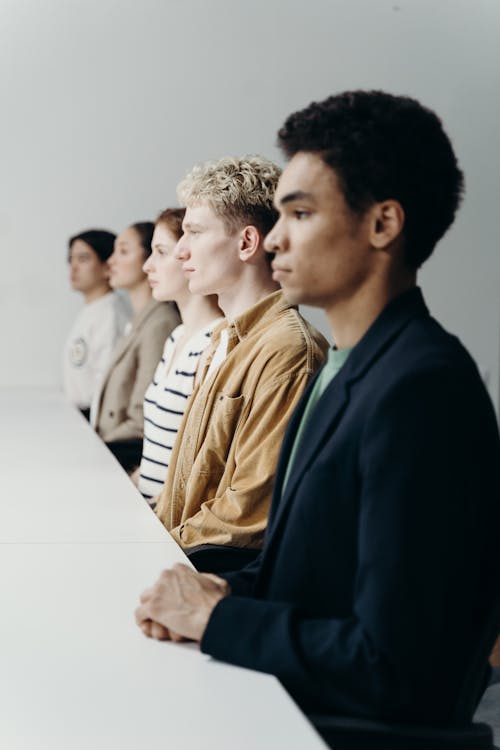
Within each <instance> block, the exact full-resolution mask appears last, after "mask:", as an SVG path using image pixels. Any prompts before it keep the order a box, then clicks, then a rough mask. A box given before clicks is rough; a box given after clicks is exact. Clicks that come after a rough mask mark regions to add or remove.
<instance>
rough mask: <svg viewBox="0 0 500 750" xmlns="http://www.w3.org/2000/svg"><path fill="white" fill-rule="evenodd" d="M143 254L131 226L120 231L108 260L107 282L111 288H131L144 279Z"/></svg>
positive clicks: (136, 234)
mask: <svg viewBox="0 0 500 750" xmlns="http://www.w3.org/2000/svg"><path fill="white" fill-rule="evenodd" d="M144 255H145V254H144V248H143V246H142V244H141V241H140V237H139V235H138V233H137V232H136V230H135V229H134V228H133V227H129V228H128V229H125V230H124V231H123V232H120V234H119V235H118V236H117V238H116V239H115V245H114V250H113V253H112V255H111V256H110V258H109V260H108V267H109V283H110V284H111V286H112V287H113V289H128V290H131V289H133V288H134V287H136V286H137V285H138V284H140V283H141V282H142V281H144V271H143V270H142V267H143V265H144V261H145V257H144Z"/></svg>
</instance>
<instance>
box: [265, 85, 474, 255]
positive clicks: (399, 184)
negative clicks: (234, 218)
mask: <svg viewBox="0 0 500 750" xmlns="http://www.w3.org/2000/svg"><path fill="white" fill-rule="evenodd" d="M278 145H279V146H280V148H281V149H282V151H283V152H284V154H285V155H286V156H287V157H288V158H291V157H292V156H293V155H294V154H296V153H298V152H299V151H304V152H311V153H316V154H318V155H319V156H321V158H322V159H323V161H324V162H325V163H326V164H327V165H328V166H330V167H331V168H332V169H333V170H334V171H335V174H336V176H337V178H338V179H339V181H340V184H341V187H342V190H343V193H344V197H345V200H346V203H347V205H348V206H349V207H350V208H351V210H352V211H353V212H355V213H356V214H358V215H362V214H363V213H364V212H365V211H366V209H367V208H368V207H369V206H370V205H372V204H373V203H374V202H378V201H383V200H388V199H392V200H397V201H398V202H399V203H400V204H401V206H402V207H403V210H404V212H405V224H404V229H403V236H404V239H405V247H404V252H405V260H406V264H407V265H408V266H410V267H411V268H418V267H419V266H420V265H421V264H422V263H423V262H424V261H425V260H426V259H427V258H428V257H429V256H430V254H431V253H432V251H433V249H434V246H435V245H436V243H437V242H438V240H440V239H441V237H442V236H443V235H444V233H445V232H446V230H447V229H448V228H449V227H450V226H451V224H452V223H453V220H454V218H455V213H456V211H457V208H458V206H459V204H460V200H461V197H462V194H463V191H464V176H463V173H462V171H461V170H460V168H459V166H458V162H457V159H456V156H455V154H454V152H453V148H452V145H451V142H450V140H449V138H448V136H447V135H446V133H445V132H444V130H443V127H442V124H441V121H440V119H439V118H438V117H437V115H436V114H435V113H434V112H432V111H431V110H429V109H427V108H425V107H423V106H422V105H421V104H420V103H419V102H417V101H416V100H415V99H411V98H409V97H406V96H394V95H392V94H388V93H386V92H384V91H346V92H344V93H342V94H338V95H336V96H331V97H329V98H328V99H325V100H324V101H322V102H313V103H312V104H310V105H309V106H308V107H306V108H305V109H303V110H301V111H300V112H295V113H294V114H292V115H290V116H289V117H288V118H287V120H286V122H285V124H284V125H283V127H282V128H281V129H280V131H279V133H278Z"/></svg>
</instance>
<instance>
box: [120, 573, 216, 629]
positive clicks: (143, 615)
mask: <svg viewBox="0 0 500 750" xmlns="http://www.w3.org/2000/svg"><path fill="white" fill-rule="evenodd" d="M229 593H230V589H229V585H228V584H227V583H226V581H224V580H223V579H222V578H219V577H218V576H215V575H211V574H210V573H197V572H196V571H194V570H192V569H191V568H189V567H188V566H187V565H181V564H177V565H174V567H173V568H171V569H170V570H164V571H163V572H162V573H161V574H160V577H159V578H158V580H157V582H156V583H155V584H154V586H152V587H151V588H149V589H147V590H146V591H145V592H144V593H143V594H142V596H141V604H140V605H139V607H137V609H136V611H135V619H136V622H137V624H138V626H139V627H140V628H141V630H142V631H143V633H144V634H145V635H147V636H148V637H150V638H156V639H158V640H172V641H183V640H192V641H201V638H202V636H203V633H204V632H205V628H206V627H207V623H208V620H209V619H210V615H211V614H212V611H213V609H214V607H215V606H216V604H218V602H219V601H220V600H221V599H223V598H224V597H225V596H228V595H229Z"/></svg>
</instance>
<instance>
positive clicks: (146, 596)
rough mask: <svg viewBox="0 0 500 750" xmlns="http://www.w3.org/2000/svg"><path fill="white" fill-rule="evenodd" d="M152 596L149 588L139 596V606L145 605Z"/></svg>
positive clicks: (151, 590)
mask: <svg viewBox="0 0 500 750" xmlns="http://www.w3.org/2000/svg"><path fill="white" fill-rule="evenodd" d="M152 595H153V587H152V586H150V587H149V588H148V589H146V590H145V591H143V592H142V594H141V599H140V601H141V604H145V603H146V602H147V601H148V600H149V599H151V597H152Z"/></svg>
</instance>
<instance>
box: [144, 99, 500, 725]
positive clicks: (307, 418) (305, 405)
mask: <svg viewBox="0 0 500 750" xmlns="http://www.w3.org/2000/svg"><path fill="white" fill-rule="evenodd" d="M279 140H280V145H281V147H282V149H283V150H284V152H285V154H286V156H287V157H288V158H289V159H290V161H289V164H288V167H287V169H286V170H285V171H284V173H283V176H282V178H281V180H280V183H279V186H278V189H277V193H276V198H275V203H276V206H277V208H278V209H279V212H280V218H279V220H278V222H277V224H276V225H275V227H274V228H273V230H272V231H271V233H270V234H269V235H268V238H267V241H266V244H267V249H268V250H269V252H272V253H274V254H275V258H274V261H273V268H274V278H276V279H277V280H279V281H280V282H281V284H282V286H283V289H284V290H285V293H286V296H287V298H288V299H290V301H293V302H296V303H298V302H300V303H305V304H310V305H316V306H318V307H321V308H323V309H324V310H325V311H326V314H327V317H328V320H329V323H330V326H331V330H332V335H333V339H334V341H335V348H334V349H333V350H332V351H331V352H330V355H329V359H328V361H327V363H326V365H325V366H324V368H323V369H322V370H321V371H320V373H319V375H318V376H317V377H316V379H315V380H314V381H313V383H312V384H311V385H310V387H309V388H308V390H307V392H306V394H305V395H304V397H303V399H302V401H301V403H300V404H299V406H298V408H297V410H296V412H295V414H294V416H293V418H292V421H291V423H290V425H289V429H288V431H287V434H286V437H285V441H284V445H283V449H282V452H281V458H280V463H279V468H278V474H277V478H276V486H275V491H274V498H273V504H272V508H271V515H270V519H269V525H268V530H267V534H266V540H265V545H264V549H263V550H262V552H261V554H260V556H259V558H258V559H257V560H256V561H255V562H254V563H252V565H250V566H248V567H247V568H244V569H243V570H241V571H239V572H235V573H232V574H227V575H225V576H224V579H221V578H218V577H215V576H212V577H210V576H207V575H203V574H199V573H195V572H193V571H191V570H190V569H188V568H187V567H185V566H175V568H173V569H172V570H170V571H164V572H163V573H162V574H161V576H160V578H159V580H158V582H157V583H156V584H155V585H154V586H153V587H152V588H151V589H149V590H148V591H146V592H144V594H143V596H142V599H141V605H140V606H139V608H138V609H137V612H136V618H137V622H138V624H139V625H140V627H141V628H142V629H143V631H144V632H145V633H146V635H149V636H153V637H156V638H160V639H161V638H172V639H174V640H181V639H184V638H190V639H193V640H198V641H200V642H201V648H202V650H203V651H204V652H206V653H208V654H211V655H213V656H215V657H217V658H219V659H222V660H224V661H227V662H230V663H233V664H238V665H241V666H244V667H249V668H252V669H257V670H261V671H263V672H269V673H272V674H274V675H276V676H277V677H278V678H279V679H280V680H281V681H282V683H283V684H284V685H285V687H286V688H287V689H288V690H289V691H290V693H291V694H292V695H293V697H294V698H295V699H296V700H297V702H298V703H299V705H301V707H302V708H304V709H305V710H308V711H316V712H317V711H323V712H335V713H343V714H351V715H357V716H364V717H373V718H387V719H392V720H399V721H411V720H417V721H419V722H422V721H429V722H431V721H432V722H433V721H436V722H445V721H449V720H451V718H454V719H455V720H456V719H457V717H456V715H455V713H454V711H455V705H456V702H457V696H458V692H459V690H460V688H461V687H462V685H463V682H464V679H465V676H466V673H467V669H468V668H469V666H470V660H471V658H472V654H473V652H474V649H475V646H476V643H477V642H478V640H480V639H481V638H482V637H483V634H484V630H485V627H486V623H487V622H488V620H489V619H490V618H491V612H492V610H493V609H494V605H495V603H496V601H497V600H498V596H499V595H498V589H499V582H500V555H499V554H498V550H499V549H500V475H499V466H500V460H499V459H500V454H499V438H498V429H497V425H496V420H495V415H494V412H493V408H492V405H491V402H490V400H489V397H488V395H487V392H486V390H485V388H484V386H483V383H482V381H481V378H480V376H479V373H478V370H477V367H476V365H475V364H474V362H473V360H472V359H471V357H470V356H469V354H468V353H467V351H466V350H465V349H464V348H463V346H462V345H461V344H460V342H459V341H458V339H456V338H455V337H453V336H451V335H450V334H448V333H447V332H446V331H444V330H443V328H441V326H440V325H439V323H437V322H436V321H435V320H434V319H433V318H432V317H431V316H430V314H429V312H428V310H427V308H426V305H425V302H424V300H423V297H422V294H421V292H420V290H419V289H418V287H417V286H416V273H417V269H418V268H419V266H420V265H421V264H422V263H423V262H424V261H425V260H426V258H427V257H428V256H429V255H430V254H431V252H432V250H433V248H434V246H435V244H436V243H437V242H438V240H439V239H440V238H441V237H442V235H443V234H444V233H445V231H446V230H447V229H448V227H449V226H450V225H451V223H452V222H453V219H454V215H455V211H456V209H457V207H458V204H459V200H460V196H461V193H462V189H463V177H462V173H461V171H460V169H459V167H458V165H457V162H456V158H455V155H454V153H453V149H452V147H451V144H450V141H449V139H448V138H447V136H446V135H445V133H444V132H443V129H442V126H441V123H440V121H439V120H438V118H437V117H436V115H434V113H432V112H430V111H429V110H427V109H425V108H423V107H422V106H421V105H420V104H418V102H416V101H414V100H411V99H408V98H404V97H395V96H391V95H389V94H384V93H382V92H347V93H344V94H341V95H339V96H335V97H331V98H330V99H327V100H326V101H324V102H321V103H319V104H312V105H310V106H309V107H308V108H307V109H306V110H304V111H302V112H298V113H296V114H294V115H292V116H290V117H289V118H288V120H287V121H286V123H285V125H284V127H283V128H282V129H281V131H280V134H279ZM487 677H488V667H487V664H486V659H485V663H484V680H485V682H486V680H487ZM463 718H464V720H465V719H470V716H467V717H463Z"/></svg>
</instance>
